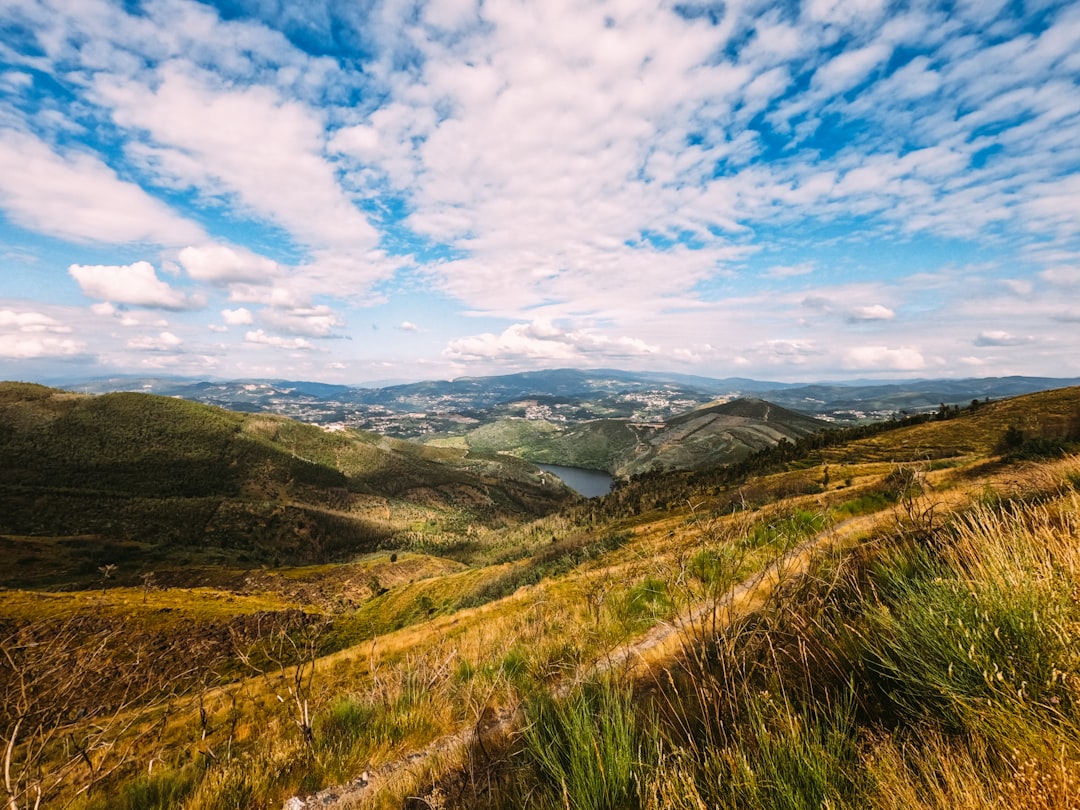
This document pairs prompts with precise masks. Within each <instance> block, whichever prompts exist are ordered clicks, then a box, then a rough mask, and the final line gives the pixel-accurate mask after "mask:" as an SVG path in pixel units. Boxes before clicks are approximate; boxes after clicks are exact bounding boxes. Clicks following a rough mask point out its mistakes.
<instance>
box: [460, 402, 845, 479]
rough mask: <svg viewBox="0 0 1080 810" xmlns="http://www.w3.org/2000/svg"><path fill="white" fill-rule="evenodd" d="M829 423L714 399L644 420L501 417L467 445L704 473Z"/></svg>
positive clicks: (588, 465)
mask: <svg viewBox="0 0 1080 810" xmlns="http://www.w3.org/2000/svg"><path fill="white" fill-rule="evenodd" d="M828 427H830V425H829V423H827V422H823V421H821V420H818V419H813V418H811V417H808V416H806V415H804V414H800V413H796V412H794V411H789V410H787V409H786V408H781V407H779V406H778V405H773V404H771V403H769V402H766V401H764V400H759V399H736V400H731V401H729V402H713V403H710V404H707V405H704V406H702V407H699V408H695V409H693V410H691V411H689V412H687V413H683V414H680V415H679V416H676V417H673V418H671V419H668V420H667V421H665V422H663V423H661V424H642V423H637V422H631V421H629V420H626V419H595V420H592V421H588V422H582V423H580V424H574V425H569V426H566V425H560V424H553V423H551V422H548V421H546V420H542V419H524V418H512V419H500V420H498V421H496V422H492V423H489V424H486V425H482V426H480V427H478V428H475V429H473V430H471V431H469V432H468V433H467V434H466V435H465V444H466V445H467V446H468V447H470V448H475V449H478V450H483V451H485V452H497V453H507V454H511V455H516V456H519V457H520V458H523V459H526V460H528V461H532V462H534V463H539V464H562V465H565V466H568V467H582V468H585V469H596V470H605V471H607V472H609V473H611V474H612V475H615V476H617V477H621V478H627V477H630V476H632V475H639V474H641V473H647V472H652V471H654V470H663V469H669V470H700V469H704V468H708V467H716V466H723V465H727V464H732V463H734V462H737V461H739V460H741V459H743V458H745V457H747V456H748V455H750V454H752V453H754V452H756V451H758V450H761V449H763V448H766V447H770V446H773V445H775V444H776V443H777V442H779V441H780V440H781V439H787V440H790V441H794V440H795V439H798V438H799V437H801V436H805V435H806V434H808V433H813V432H815V431H820V430H824V429H826V428H828Z"/></svg>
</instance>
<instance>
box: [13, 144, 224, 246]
mask: <svg viewBox="0 0 1080 810" xmlns="http://www.w3.org/2000/svg"><path fill="white" fill-rule="evenodd" d="M0 209H3V210H4V212H5V213H6V214H7V216H8V217H10V219H11V220H12V221H13V222H16V223H18V224H19V225H22V226H23V227H25V228H29V229H30V230H34V231H38V232H40V233H45V234H48V235H50V236H56V237H60V238H62V239H71V240H75V241H78V242H107V243H113V244H120V243H129V242H151V243H156V244H165V245H175V244H177V243H184V242H191V241H195V240H198V239H201V238H202V236H203V234H202V229H201V228H200V227H199V226H198V225H196V224H194V223H193V222H190V221H188V220H186V219H184V218H183V217H181V216H179V215H178V214H176V213H174V212H173V211H172V210H171V209H169V207H168V206H166V205H165V204H164V203H162V202H161V201H159V200H157V199H156V198H154V197H151V196H150V195H149V194H147V193H146V192H145V191H143V190H142V188H140V187H139V186H137V185H135V184H134V183H130V182H127V181H124V180H121V179H120V178H119V177H118V176H117V175H116V172H115V171H113V170H112V169H111V168H109V167H108V166H107V165H106V164H105V163H104V162H103V161H102V160H101V159H100V158H98V157H97V156H95V155H92V154H89V153H87V152H78V151H73V152H69V153H67V154H63V155H62V154H60V153H59V152H56V151H54V150H53V149H52V148H51V147H50V146H48V145H47V144H46V143H45V142H43V141H42V140H41V139H39V138H37V137H35V136H33V135H30V134H27V133H24V132H16V131H12V130H4V129H0Z"/></svg>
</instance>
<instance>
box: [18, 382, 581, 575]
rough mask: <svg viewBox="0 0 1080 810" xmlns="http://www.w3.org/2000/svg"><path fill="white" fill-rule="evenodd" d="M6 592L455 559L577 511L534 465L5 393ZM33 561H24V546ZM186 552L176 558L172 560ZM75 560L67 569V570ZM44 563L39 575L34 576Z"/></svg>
mask: <svg viewBox="0 0 1080 810" xmlns="http://www.w3.org/2000/svg"><path fill="white" fill-rule="evenodd" d="M0 498H2V499H3V503H4V507H5V508H4V509H3V511H2V512H0V535H6V537H5V538H4V539H3V540H0V542H2V543H4V544H5V545H6V546H7V547H8V549H9V550H10V551H11V553H12V557H11V558H12V559H14V560H16V565H15V567H14V568H7V569H6V570H4V571H3V572H0V582H6V583H8V584H16V583H19V582H26V581H32V580H33V579H34V578H39V579H40V577H41V576H43V575H44V576H46V577H49V576H61V575H66V576H76V577H77V576H78V575H80V574H86V575H90V576H93V575H95V572H96V568H97V566H98V565H102V564H105V563H114V564H119V563H121V562H124V563H125V565H123V566H119V568H120V570H119V571H118V575H119V576H120V577H121V578H123V577H125V576H126V577H128V578H129V579H128V581H130V577H131V576H133V575H134V574H135V573H137V571H138V567H139V566H143V567H145V566H147V565H153V564H156V565H162V564H167V563H168V562H169V561H170V560H172V561H174V562H175V561H176V560H177V559H179V560H183V561H185V563H186V564H191V563H192V562H197V561H199V560H203V559H206V560H210V561H214V562H221V561H222V560H223V559H228V560H232V561H233V562H236V563H242V564H248V565H251V564H258V563H271V564H275V565H281V564H287V563H293V564H295V563H300V562H320V561H329V560H332V559H340V558H342V557H347V556H349V555H353V554H356V553H361V552H368V551H374V550H376V549H378V548H402V549H404V548H417V549H420V548H424V547H427V546H441V547H449V546H456V547H458V548H459V549H460V550H461V551H462V553H465V550H467V547H468V546H469V543H470V538H475V537H477V536H478V535H479V534H481V533H483V532H485V531H490V530H494V529H503V528H506V527H508V526H511V525H514V524H515V523H519V522H521V521H523V520H527V519H532V518H535V517H536V516H538V515H542V514H546V513H548V512H551V511H553V510H555V509H557V508H559V507H560V506H563V505H565V504H567V503H569V502H571V501H573V500H574V499H575V496H574V495H573V494H572V493H571V492H569V491H568V490H566V489H564V488H560V487H559V486H558V485H557V484H553V483H545V482H544V481H543V480H542V479H541V478H540V477H539V476H538V475H537V474H536V471H535V470H534V469H533V468H531V467H530V466H529V465H526V464H523V463H521V462H520V461H518V460H516V459H513V458H509V457H506V458H495V457H488V456H484V455H482V454H479V453H467V452H464V451H460V450H446V449H436V448H425V447H422V446H420V445H415V444H410V443H407V442H401V441H397V440H393V439H387V438H385V437H380V436H375V435H371V434H361V433H357V432H352V431H350V432H337V433H328V432H326V431H324V430H321V429H319V428H317V427H314V426H311V425H303V424H300V423H297V422H293V421H291V420H288V419H285V418H282V417H276V416H269V415H262V414H260V415H251V414H238V413H232V412H229V411H224V410H221V409H219V408H214V407H210V406H206V405H199V404H195V403H192V402H188V401H185V400H180V399H172V398H166V397H157V396H152V395H147V394H127V393H121V394H105V395H101V396H92V397H89V396H80V395H74V394H68V393H64V392H61V391H57V390H54V389H49V388H44V387H42V386H34V385H24V384H13V383H5V384H2V385H0ZM20 547H21V548H23V551H21V552H19V551H17V550H16V549H18V548H20ZM178 555H179V556H178ZM66 563H70V565H69V566H68V568H67V570H66V571H61V569H63V568H64V565H65V564H66ZM39 564H40V565H39Z"/></svg>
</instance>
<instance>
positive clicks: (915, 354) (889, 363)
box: [844, 346, 926, 371]
mask: <svg viewBox="0 0 1080 810" xmlns="http://www.w3.org/2000/svg"><path fill="white" fill-rule="evenodd" d="M844 367H845V368H847V369H852V370H859V371H865V370H871V371H918V370H920V369H923V368H925V367H926V359H925V358H924V357H923V355H922V352H921V351H919V349H917V348H916V347H914V346H901V347H899V348H896V349H893V348H889V347H888V346H855V347H853V348H851V349H848V350H847V351H845V352H844Z"/></svg>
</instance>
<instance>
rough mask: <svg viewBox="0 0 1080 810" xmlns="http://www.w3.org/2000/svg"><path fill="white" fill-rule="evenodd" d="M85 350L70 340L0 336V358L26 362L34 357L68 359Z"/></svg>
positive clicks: (18, 335) (19, 335)
mask: <svg viewBox="0 0 1080 810" xmlns="http://www.w3.org/2000/svg"><path fill="white" fill-rule="evenodd" d="M83 349H85V344H84V343H81V342H79V341H76V340H71V339H70V338H53V337H27V336H25V335H21V334H15V335H10V334H9V335H0V357H7V358H11V359H16V360H27V359H32V358H35V357H69V356H71V355H77V354H79V353H81V352H82V351H83Z"/></svg>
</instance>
